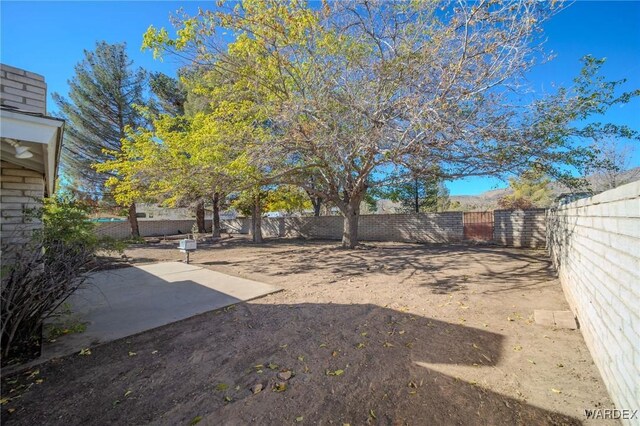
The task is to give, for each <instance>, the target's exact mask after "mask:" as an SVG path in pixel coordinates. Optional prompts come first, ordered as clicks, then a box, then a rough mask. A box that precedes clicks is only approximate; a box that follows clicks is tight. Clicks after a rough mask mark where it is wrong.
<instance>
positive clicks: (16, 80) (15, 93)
mask: <svg viewBox="0 0 640 426" xmlns="http://www.w3.org/2000/svg"><path fill="white" fill-rule="evenodd" d="M0 103H1V104H2V106H7V107H13V108H17V109H20V110H23V111H29V112H37V113H40V114H46V112H47V85H46V83H45V82H44V77H43V76H41V75H39V74H34V73H32V72H29V71H25V70H21V69H19V68H14V67H11V66H9V65H5V64H0Z"/></svg>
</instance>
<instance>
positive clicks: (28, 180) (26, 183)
mask: <svg viewBox="0 0 640 426" xmlns="http://www.w3.org/2000/svg"><path fill="white" fill-rule="evenodd" d="M0 179H1V183H0V185H1V187H2V188H1V192H0V194H1V197H2V204H0V220H1V223H2V225H1V226H2V232H1V238H2V242H3V243H7V242H15V243H20V242H24V241H25V240H27V239H28V238H29V236H30V235H31V232H33V230H35V229H40V228H42V223H41V222H40V221H39V220H35V219H34V218H33V216H32V214H29V212H32V213H33V211H34V210H36V209H39V208H40V207H41V206H42V197H43V196H44V175H42V173H40V172H36V171H33V170H27V169H25V168H24V167H20V166H16V165H14V164H10V163H7V162H5V161H2V162H1V163H0Z"/></svg>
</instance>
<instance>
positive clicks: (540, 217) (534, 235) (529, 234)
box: [493, 209, 547, 248]
mask: <svg viewBox="0 0 640 426" xmlns="http://www.w3.org/2000/svg"><path fill="white" fill-rule="evenodd" d="M493 222H494V225H493V241H494V242H496V243H497V244H500V245H503V246H508V247H529V248H541V247H545V246H546V244H547V241H546V210H545V209H530V210H494V212H493Z"/></svg>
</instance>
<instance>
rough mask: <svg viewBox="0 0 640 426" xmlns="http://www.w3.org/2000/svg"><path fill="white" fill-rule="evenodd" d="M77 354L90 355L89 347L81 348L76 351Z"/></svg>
mask: <svg viewBox="0 0 640 426" xmlns="http://www.w3.org/2000/svg"><path fill="white" fill-rule="evenodd" d="M78 355H82V356H87V355H91V349H89V348H84V349H81V350H80V353H78Z"/></svg>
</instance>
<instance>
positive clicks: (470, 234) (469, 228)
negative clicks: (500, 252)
mask: <svg viewBox="0 0 640 426" xmlns="http://www.w3.org/2000/svg"><path fill="white" fill-rule="evenodd" d="M462 223H463V225H464V239H465V240H479V241H491V240H493V212H492V211H491V212H465V213H464V215H463V219H462Z"/></svg>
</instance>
